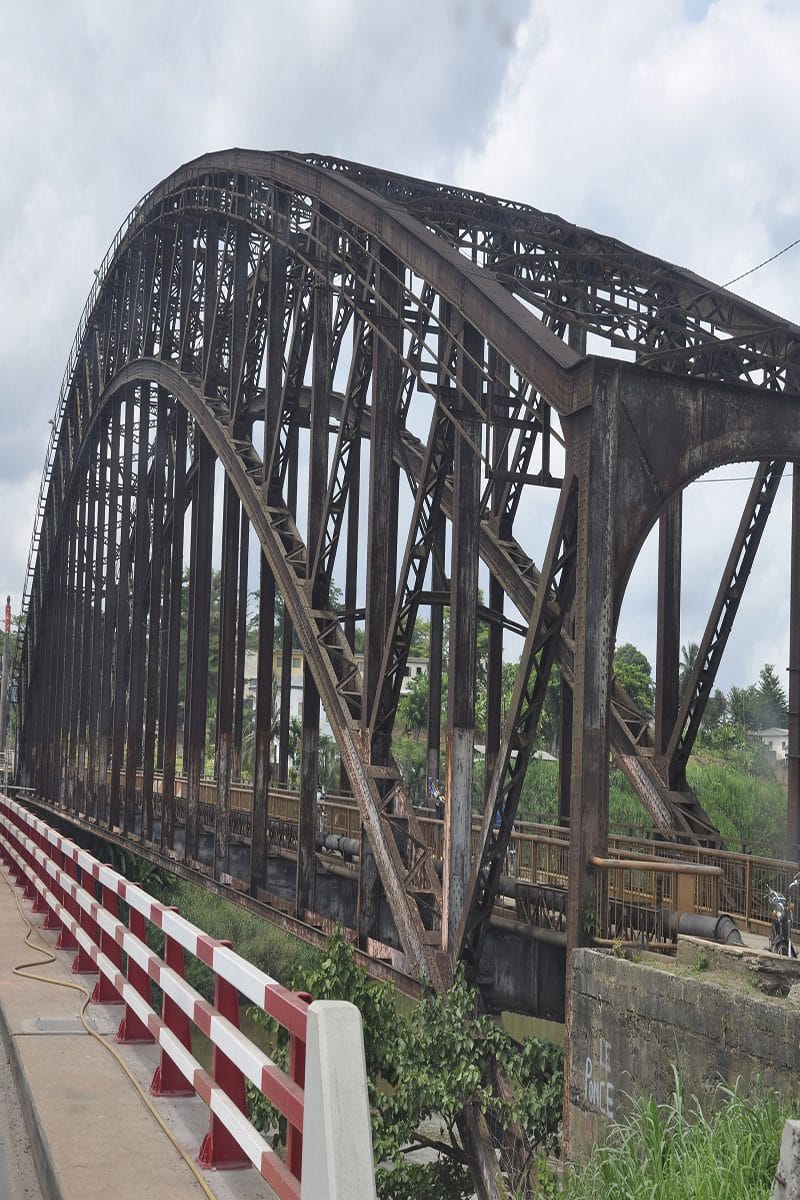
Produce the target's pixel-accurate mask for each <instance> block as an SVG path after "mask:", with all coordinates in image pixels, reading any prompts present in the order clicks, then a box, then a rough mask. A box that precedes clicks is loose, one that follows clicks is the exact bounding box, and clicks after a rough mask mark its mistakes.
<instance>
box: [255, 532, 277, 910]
mask: <svg viewBox="0 0 800 1200" xmlns="http://www.w3.org/2000/svg"><path fill="white" fill-rule="evenodd" d="M274 658H275V576H274V575H273V574H272V570H271V568H270V565H269V563H268V562H267V560H266V558H265V557H264V555H263V554H262V555H261V576H260V588H259V597H258V666H257V677H256V720H255V744H254V747H253V828H252V836H251V842H250V892H251V894H252V895H254V896H255V895H257V894H258V889H259V887H261V886H262V884H263V883H264V881H265V872H266V854H267V821H268V817H269V784H270V749H271V745H272V723H273V711H272V710H273V698H272V674H273V663H274Z"/></svg>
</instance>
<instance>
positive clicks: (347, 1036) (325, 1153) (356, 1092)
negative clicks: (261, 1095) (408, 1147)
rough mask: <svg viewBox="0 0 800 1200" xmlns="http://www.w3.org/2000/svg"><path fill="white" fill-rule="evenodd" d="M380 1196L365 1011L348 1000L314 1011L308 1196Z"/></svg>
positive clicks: (307, 1115)
mask: <svg viewBox="0 0 800 1200" xmlns="http://www.w3.org/2000/svg"><path fill="white" fill-rule="evenodd" d="M356 1196H357V1197H358V1200H374V1198H375V1168H374V1166H373V1164H372V1130H371V1128H370V1119H369V1098H368V1095H367V1068H366V1062H365V1059H364V1037H363V1033H362V1028H361V1014H360V1012H359V1011H358V1009H357V1008H356V1007H355V1005H354V1004H349V1003H348V1002H347V1001H345V1000H315V1001H314V1002H313V1004H311V1005H309V1009H308V1030H307V1036H306V1082H305V1111H304V1114H303V1173H302V1190H301V1197H302V1200H353V1198H354V1197H356Z"/></svg>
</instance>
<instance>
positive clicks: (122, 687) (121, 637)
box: [109, 387, 135, 829]
mask: <svg viewBox="0 0 800 1200" xmlns="http://www.w3.org/2000/svg"><path fill="white" fill-rule="evenodd" d="M134 390H135V387H130V388H128V389H127V391H126V394H125V418H124V430H123V440H122V464H121V467H122V470H121V476H120V478H121V491H122V505H121V508H120V518H119V583H118V586H117V591H116V601H117V614H116V621H115V631H116V637H115V641H114V701H113V703H114V711H113V716H112V722H111V783H110V794H109V825H110V826H111V828H112V829H113V828H115V827H117V826H121V825H122V821H123V817H122V795H121V791H120V776H121V772H122V767H123V761H124V754H125V713H126V699H127V694H128V678H129V674H128V673H129V670H130V658H129V653H130V635H131V625H130V569H131V511H132V496H133V426H134V398H133V397H134Z"/></svg>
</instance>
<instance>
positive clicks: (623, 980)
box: [569, 938, 800, 1160]
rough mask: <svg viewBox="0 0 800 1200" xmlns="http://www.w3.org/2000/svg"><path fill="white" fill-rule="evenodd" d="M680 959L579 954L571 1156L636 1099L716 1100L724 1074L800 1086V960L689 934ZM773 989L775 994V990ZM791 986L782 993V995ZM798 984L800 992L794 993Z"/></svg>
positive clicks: (744, 1081) (732, 1079)
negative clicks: (798, 997)
mask: <svg viewBox="0 0 800 1200" xmlns="http://www.w3.org/2000/svg"><path fill="white" fill-rule="evenodd" d="M680 943H681V944H680V947H679V956H678V961H677V962H674V961H673V962H671V963H670V962H669V961H667V962H664V961H663V960H662V961H661V962H660V963H656V962H655V961H654V956H646V957H643V958H642V959H641V960H640V961H631V960H628V959H625V958H619V957H615V956H613V955H611V954H607V953H603V952H601V951H597V950H577V951H575V952H574V955H573V961H572V988H573V992H572V1023H571V1034H570V1038H571V1068H570V1081H569V1086H570V1097H569V1098H570V1120H569V1153H570V1156H571V1157H572V1158H574V1159H577V1160H581V1159H583V1158H585V1157H586V1155H587V1154H588V1152H589V1150H590V1149H591V1147H592V1145H593V1144H594V1142H596V1141H598V1140H602V1138H603V1137H604V1136H605V1133H606V1131H607V1128H608V1125H609V1122H610V1120H611V1119H613V1118H618V1117H620V1116H621V1115H622V1114H623V1113H624V1111H625V1108H626V1106H627V1105H628V1104H629V1100H628V1097H629V1096H630V1095H636V1094H641V1093H644V1094H646V1095H651V1096H653V1097H654V1098H655V1099H656V1101H657V1102H659V1103H662V1102H664V1101H667V1100H668V1099H669V1098H670V1096H671V1094H672V1090H673V1087H674V1078H675V1077H674V1072H675V1069H677V1070H678V1072H679V1073H680V1077H681V1080H682V1083H683V1090H684V1094H685V1095H687V1096H689V1095H691V1094H695V1095H696V1096H698V1097H699V1098H700V1100H701V1101H702V1103H703V1105H704V1106H705V1105H706V1104H708V1103H710V1102H711V1100H712V1099H713V1096H714V1092H715V1091H716V1088H717V1085H718V1084H719V1082H720V1080H722V1081H724V1082H726V1083H728V1084H729V1085H731V1086H732V1085H734V1084H735V1083H736V1081H737V1080H741V1084H740V1086H741V1087H743V1088H745V1089H747V1088H750V1087H752V1086H753V1085H754V1084H756V1083H757V1082H758V1081H760V1082H761V1083H763V1084H766V1085H767V1086H770V1087H776V1088H779V1089H781V1090H782V1091H786V1090H787V1089H788V1090H790V1091H794V1092H800V1037H799V1036H798V1034H799V1033H800V1006H799V1005H798V1003H794V1002H793V1000H792V999H790V998H788V993H789V991H790V989H791V987H792V985H793V984H795V985H796V988H795V993H796V992H800V964H798V962H797V960H787V959H777V958H776V956H775V955H770V954H764V953H762V952H760V951H754V950H747V949H742V948H737V947H723V946H720V947H717V946H716V945H713V944H710V943H708V942H701V941H700V940H699V939H695V938H681V939H680ZM768 992H769V993H771V994H767V993H768ZM780 993H783V994H782V995H781V994H780ZM795 993H793V995H794V994H795Z"/></svg>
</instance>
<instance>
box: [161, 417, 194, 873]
mask: <svg viewBox="0 0 800 1200" xmlns="http://www.w3.org/2000/svg"><path fill="white" fill-rule="evenodd" d="M187 425H188V418H187V414H186V409H185V408H184V407H183V405H182V404H179V403H178V402H177V401H175V454H174V461H173V469H172V481H171V488H172V524H171V537H170V557H169V563H168V565H167V572H168V575H169V584H168V587H169V624H168V626H167V631H166V634H167V652H166V672H165V688H164V697H165V703H164V708H163V713H164V724H163V729H162V732H161V738H160V739H159V740H160V741H161V740H163V743H164V759H163V775H162V778H161V838H160V840H161V849H162V850H164V849H169V850H171V849H173V847H174V840H175V760H176V758H177V753H178V704H179V701H180V700H181V699H182V698H181V697H179V695H178V681H179V677H180V662H181V616H182V613H181V609H182V608H183V605H182V598H183V527H184V518H185V516H186V448H187V446H186V443H187Z"/></svg>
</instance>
